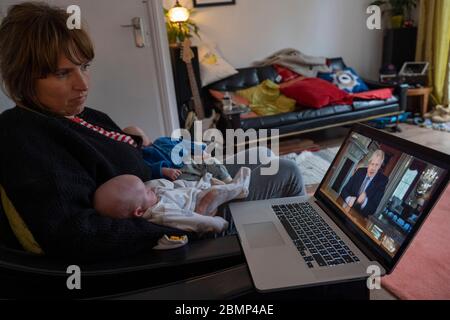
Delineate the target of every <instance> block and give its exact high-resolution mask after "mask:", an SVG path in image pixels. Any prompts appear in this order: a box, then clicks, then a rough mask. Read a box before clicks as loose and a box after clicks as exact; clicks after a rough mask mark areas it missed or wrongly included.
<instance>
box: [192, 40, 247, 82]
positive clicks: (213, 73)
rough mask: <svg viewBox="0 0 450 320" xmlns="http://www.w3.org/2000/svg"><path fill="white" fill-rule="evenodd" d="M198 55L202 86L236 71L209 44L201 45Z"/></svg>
mask: <svg viewBox="0 0 450 320" xmlns="http://www.w3.org/2000/svg"><path fill="white" fill-rule="evenodd" d="M198 56H199V62H200V74H201V79H202V86H203V87H205V86H207V85H209V84H211V83H213V82H217V81H219V80H222V79H226V78H228V77H229V76H232V75H235V74H237V73H238V71H237V70H236V69H235V68H233V66H232V65H231V64H229V63H228V62H227V61H225V59H224V58H222V56H221V55H220V54H219V52H218V51H217V49H216V48H215V47H214V46H213V45H211V44H203V45H201V46H200V47H199V48H198Z"/></svg>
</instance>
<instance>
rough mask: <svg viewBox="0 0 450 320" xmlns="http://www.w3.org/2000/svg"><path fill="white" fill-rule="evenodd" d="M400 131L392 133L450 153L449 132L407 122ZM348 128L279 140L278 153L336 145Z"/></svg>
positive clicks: (339, 143)
mask: <svg viewBox="0 0 450 320" xmlns="http://www.w3.org/2000/svg"><path fill="white" fill-rule="evenodd" d="M400 128H401V129H402V132H401V133H395V134H394V135H396V136H398V137H401V138H403V139H407V140H410V141H413V142H415V143H418V144H420V145H424V146H428V147H430V148H433V149H436V150H438V151H441V152H444V153H447V154H450V133H449V132H442V131H436V130H432V129H426V128H421V127H419V126H413V125H409V124H403V123H402V124H400ZM349 129H350V128H343V127H338V128H332V129H328V130H324V131H319V132H313V133H308V134H304V135H301V136H298V137H294V138H290V139H285V140H281V142H280V154H281V155H284V154H288V153H300V152H302V151H305V150H320V149H325V148H331V147H337V146H340V145H341V144H342V142H343V141H344V139H345V137H346V136H347V133H348V131H349Z"/></svg>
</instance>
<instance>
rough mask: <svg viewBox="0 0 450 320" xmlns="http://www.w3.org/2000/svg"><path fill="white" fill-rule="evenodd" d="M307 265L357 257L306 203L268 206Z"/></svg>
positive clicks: (327, 264) (325, 264)
mask: <svg viewBox="0 0 450 320" xmlns="http://www.w3.org/2000/svg"><path fill="white" fill-rule="evenodd" d="M272 209H273V210H274V212H275V214H276V215H277V217H278V219H280V221H281V223H282V224H283V226H284V228H285V229H286V231H287V232H288V234H289V236H290V237H291V238H292V240H293V241H294V244H295V246H296V247H297V249H298V251H299V252H300V255H301V256H302V257H303V259H304V260H305V263H306V264H307V266H308V267H309V268H316V267H330V266H338V265H341V264H348V263H356V262H359V261H360V260H359V259H358V257H357V256H356V255H355V254H354V253H353V252H352V251H351V250H350V248H349V247H348V246H347V245H346V244H345V243H344V241H342V240H341V238H339V236H338V235H337V234H336V233H335V232H334V231H333V229H331V228H330V226H329V225H328V224H327V223H326V222H325V220H323V218H322V217H321V216H320V215H319V214H318V213H317V212H316V210H315V209H314V208H313V207H312V206H311V204H309V203H308V202H303V203H295V204H286V205H277V206H272Z"/></svg>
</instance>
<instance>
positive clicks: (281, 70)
mask: <svg viewBox="0 0 450 320" xmlns="http://www.w3.org/2000/svg"><path fill="white" fill-rule="evenodd" d="M273 67H274V68H275V70H276V71H277V73H278V74H279V75H280V76H281V78H282V79H283V80H282V82H288V81H291V80H294V79H297V78H298V77H300V75H299V74H298V73H295V72H294V71H292V70H290V69H288V68H286V67H283V66H280V65H279V64H274V65H273Z"/></svg>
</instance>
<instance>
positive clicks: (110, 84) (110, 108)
mask: <svg viewBox="0 0 450 320" xmlns="http://www.w3.org/2000/svg"><path fill="white" fill-rule="evenodd" d="M0 1H1V4H2V7H3V11H5V8H7V7H8V6H9V5H11V4H12V3H19V2H21V1H17V0H0ZM47 2H49V3H51V4H53V5H58V6H61V7H67V6H68V5H71V4H76V5H79V6H80V7H81V14H82V19H83V20H85V21H86V22H87V26H88V29H89V33H90V35H91V37H92V40H93V42H94V46H95V52H96V57H95V60H94V61H93V63H92V67H91V86H90V87H91V88H90V92H89V98H88V101H87V105H88V106H91V107H93V108H96V109H99V110H101V111H104V112H106V113H107V114H108V115H109V116H110V117H111V118H112V119H113V120H114V121H116V122H117V123H118V124H119V125H120V126H121V127H125V126H129V125H132V124H133V125H137V126H140V127H142V128H143V129H144V131H145V132H146V133H147V134H148V135H149V136H150V137H152V138H155V137H159V136H161V135H167V134H170V133H171V131H172V130H170V128H169V129H167V128H165V122H164V119H163V116H162V112H163V110H162V108H161V97H160V94H159V92H158V85H159V83H158V81H159V79H158V77H157V75H156V74H157V73H156V62H155V57H154V55H153V50H152V48H153V47H152V46H153V44H152V42H151V41H150V39H147V47H146V48H144V49H139V48H137V47H136V46H135V44H134V37H133V33H132V29H131V28H123V27H121V25H128V24H130V23H131V19H132V18H133V17H138V16H139V17H142V18H144V20H145V21H146V22H148V17H147V9H146V5H145V4H144V3H143V2H142V1H141V0H127V1H122V0H95V1H90V0H48V1H47ZM146 26H147V30H149V29H148V26H149V24H148V23H147V24H146ZM11 106H13V104H12V102H11V101H9V99H7V98H6V97H5V96H3V95H2V94H1V93H0V112H1V111H2V110H4V109H6V108H7V107H11ZM173 107H174V108H176V106H175V105H174V106H173ZM175 120H176V117H175ZM177 125H178V124H177Z"/></svg>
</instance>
